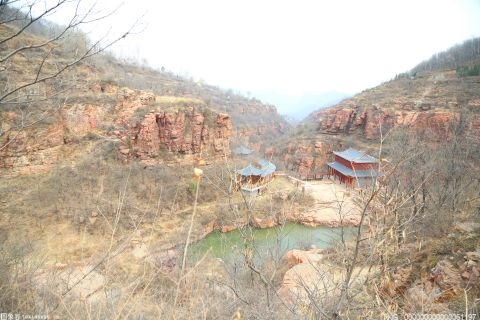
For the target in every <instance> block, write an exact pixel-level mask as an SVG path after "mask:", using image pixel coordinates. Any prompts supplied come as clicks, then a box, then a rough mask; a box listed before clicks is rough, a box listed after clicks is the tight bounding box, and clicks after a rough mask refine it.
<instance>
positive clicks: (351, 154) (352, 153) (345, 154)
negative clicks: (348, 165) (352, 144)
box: [333, 148, 378, 163]
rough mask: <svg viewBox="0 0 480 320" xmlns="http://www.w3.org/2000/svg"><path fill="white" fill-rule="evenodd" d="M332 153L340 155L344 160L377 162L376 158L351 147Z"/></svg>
mask: <svg viewBox="0 0 480 320" xmlns="http://www.w3.org/2000/svg"><path fill="white" fill-rule="evenodd" d="M333 154H334V155H337V156H339V157H342V158H343V159H345V160H348V161H351V162H356V163H378V159H377V158H374V157H372V156H369V155H368V154H366V153H364V152H360V151H358V150H355V149H353V148H348V149H347V150H345V151H333Z"/></svg>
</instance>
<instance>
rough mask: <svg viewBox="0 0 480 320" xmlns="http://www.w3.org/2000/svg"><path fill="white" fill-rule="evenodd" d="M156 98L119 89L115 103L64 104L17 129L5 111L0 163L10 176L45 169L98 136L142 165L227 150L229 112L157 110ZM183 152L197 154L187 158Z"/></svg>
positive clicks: (15, 117) (15, 115)
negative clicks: (170, 158)
mask: <svg viewBox="0 0 480 320" xmlns="http://www.w3.org/2000/svg"><path fill="white" fill-rule="evenodd" d="M155 99H156V98H155V95H154V94H153V93H151V92H145V91H138V90H129V89H124V90H123V94H122V95H120V96H119V99H118V102H117V104H116V105H115V106H112V105H110V106H108V105H93V104H85V105H84V104H74V105H70V106H65V107H63V108H62V109H60V110H58V112H56V113H55V114H53V115H52V116H50V117H48V118H46V119H44V120H43V121H41V122H39V124H37V125H35V126H29V127H25V128H23V129H22V130H19V129H15V128H14V126H13V124H15V123H17V122H19V121H20V117H21V115H19V114H18V113H15V112H4V113H3V114H2V117H3V118H4V119H5V120H6V121H4V122H3V123H2V124H1V125H2V127H1V131H3V132H5V133H4V134H3V135H2V136H0V146H1V147H2V148H1V149H0V168H3V169H7V170H8V174H13V175H15V174H29V173H41V172H45V171H48V170H49V169H50V168H51V167H52V166H54V165H55V164H57V163H58V162H59V161H62V160H66V159H67V158H68V159H69V158H73V157H75V156H76V155H78V154H81V153H82V152H85V150H83V149H82V148H85V147H86V145H88V143H86V141H97V140H100V139H103V140H109V141H114V142H115V147H116V150H117V152H118V157H119V158H120V159H123V161H130V160H134V159H139V160H140V161H141V162H143V163H144V164H146V165H149V164H155V163H158V162H161V161H165V160H166V158H168V157H172V156H175V157H176V159H175V160H176V161H182V158H184V159H185V160H187V159H188V160H189V161H190V160H196V161H198V160H199V159H197V158H199V155H200V154H208V155H209V156H217V155H223V154H229V150H230V148H229V138H230V136H231V134H232V122H231V119H230V116H229V115H228V114H225V113H215V112H214V111H212V110H210V109H208V108H207V107H205V106H204V105H202V106H187V107H178V108H175V107H172V108H168V110H162V107H158V106H155V105H154V102H155ZM149 109H151V110H149ZM9 124H12V125H9ZM80 143H83V146H80ZM90 145H92V144H90ZM82 150H83V151H82ZM87 152H88V151H87ZM187 155H193V156H195V155H198V156H197V157H196V158H195V159H191V158H192V157H190V158H189V157H186V156H187Z"/></svg>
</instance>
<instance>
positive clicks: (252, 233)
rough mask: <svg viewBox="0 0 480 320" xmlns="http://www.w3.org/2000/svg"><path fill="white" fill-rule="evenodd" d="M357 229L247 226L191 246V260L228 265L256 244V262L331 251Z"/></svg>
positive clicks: (298, 225) (215, 233)
mask: <svg viewBox="0 0 480 320" xmlns="http://www.w3.org/2000/svg"><path fill="white" fill-rule="evenodd" d="M354 230H355V228H353V227H345V228H329V227H319V228H309V227H305V226H303V225H301V224H297V223H292V222H287V223H285V224H284V225H281V226H277V227H274V228H267V229H255V228H251V227H244V228H241V229H238V230H234V231H231V232H226V233H221V232H218V231H217V232H212V233H210V234H209V235H207V236H206V237H205V238H204V239H202V240H200V241H198V242H197V243H194V244H192V245H191V247H190V250H191V251H190V252H191V255H190V257H191V258H192V259H194V260H198V259H200V258H202V257H203V256H204V255H209V256H211V257H214V258H220V259H222V260H224V261H226V262H227V261H231V260H234V259H237V258H241V257H242V256H243V252H244V251H245V248H246V245H248V244H253V246H251V247H252V251H253V256H254V258H255V259H262V258H265V257H269V258H273V259H275V260H277V259H279V258H281V257H282V256H283V254H285V252H287V251H288V250H291V249H309V248H312V247H316V248H320V249H324V248H328V247H330V246H332V245H333V244H334V242H335V241H339V240H341V238H342V235H343V237H344V239H346V240H348V239H351V237H352V235H353V231H354ZM246 239H251V241H247V240H246Z"/></svg>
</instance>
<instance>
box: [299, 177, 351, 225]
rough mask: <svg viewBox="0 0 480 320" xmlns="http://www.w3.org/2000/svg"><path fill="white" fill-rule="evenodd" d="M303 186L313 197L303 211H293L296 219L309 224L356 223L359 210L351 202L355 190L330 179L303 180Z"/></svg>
mask: <svg viewBox="0 0 480 320" xmlns="http://www.w3.org/2000/svg"><path fill="white" fill-rule="evenodd" d="M302 185H303V188H304V190H305V192H306V193H307V194H310V195H311V196H312V197H313V199H314V203H313V205H312V206H311V207H310V208H308V209H307V210H304V211H303V212H297V213H294V216H295V218H296V219H298V221H299V222H302V223H304V224H307V225H311V226H318V225H327V226H340V225H357V224H358V223H359V221H360V210H359V208H358V206H357V205H356V204H355V203H354V202H353V197H354V196H355V192H356V191H355V190H351V189H346V188H345V186H344V185H340V184H338V183H335V182H333V181H330V180H322V181H309V182H304V183H303V184H302Z"/></svg>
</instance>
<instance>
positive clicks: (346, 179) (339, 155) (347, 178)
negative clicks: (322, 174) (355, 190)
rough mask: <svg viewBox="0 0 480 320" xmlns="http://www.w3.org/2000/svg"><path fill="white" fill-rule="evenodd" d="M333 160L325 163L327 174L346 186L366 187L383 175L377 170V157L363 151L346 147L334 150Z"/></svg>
mask: <svg viewBox="0 0 480 320" xmlns="http://www.w3.org/2000/svg"><path fill="white" fill-rule="evenodd" d="M333 154H334V155H335V161H334V162H329V163H327V166H328V175H329V176H330V177H333V178H334V180H338V181H340V183H344V184H345V185H346V186H348V187H366V186H370V185H372V183H374V181H375V179H376V178H377V177H379V176H383V174H381V173H380V172H379V171H378V167H379V161H378V159H376V158H374V157H372V156H370V155H367V154H366V153H364V152H361V151H358V150H355V149H353V148H348V149H347V150H344V151H334V152H333Z"/></svg>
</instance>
